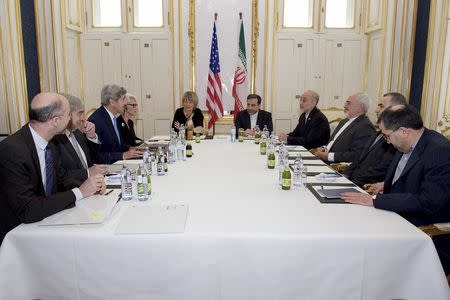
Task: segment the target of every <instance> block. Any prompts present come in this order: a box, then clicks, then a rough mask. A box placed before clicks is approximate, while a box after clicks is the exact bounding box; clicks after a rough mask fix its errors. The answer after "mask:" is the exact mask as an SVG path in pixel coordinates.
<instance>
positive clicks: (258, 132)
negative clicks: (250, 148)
mask: <svg viewBox="0 0 450 300" xmlns="http://www.w3.org/2000/svg"><path fill="white" fill-rule="evenodd" d="M260 141H261V130H260V129H259V126H258V125H256V128H255V144H257V145H258V144H259V142H260Z"/></svg>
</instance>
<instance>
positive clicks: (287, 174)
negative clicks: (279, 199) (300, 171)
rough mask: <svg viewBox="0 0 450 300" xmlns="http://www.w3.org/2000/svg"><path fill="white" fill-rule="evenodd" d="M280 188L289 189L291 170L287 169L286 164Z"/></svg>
mask: <svg viewBox="0 0 450 300" xmlns="http://www.w3.org/2000/svg"><path fill="white" fill-rule="evenodd" d="M281 188H282V189H283V190H290V189H291V170H289V167H288V166H286V167H285V168H284V170H283V175H282V183H281Z"/></svg>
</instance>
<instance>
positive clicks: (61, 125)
mask: <svg viewBox="0 0 450 300" xmlns="http://www.w3.org/2000/svg"><path fill="white" fill-rule="evenodd" d="M69 110H70V109H69V102H68V101H67V99H66V98H64V97H63V96H61V95H58V94H55V93H41V94H38V95H37V96H36V97H34V98H33V100H32V101H31V104H30V112H29V118H30V122H29V123H28V124H26V125H24V126H23V127H22V128H21V129H19V130H18V131H17V132H16V133H14V134H13V135H11V136H10V137H8V138H7V139H5V140H4V141H2V142H1V143H0V243H1V241H2V240H3V238H4V236H5V235H6V233H8V231H10V230H11V229H13V228H14V227H16V226H18V225H19V224H20V223H32V222H37V221H40V220H42V219H44V218H46V217H48V216H50V215H52V214H55V213H57V212H59V211H61V210H64V209H66V208H70V207H73V206H74V205H75V201H78V200H80V199H82V198H85V197H88V196H91V195H93V194H94V193H97V192H99V191H101V190H102V188H103V187H104V181H103V176H102V175H97V176H93V177H89V178H88V179H87V180H86V181H84V182H83V183H82V184H81V186H80V182H79V181H76V180H74V179H72V178H69V177H67V175H66V173H65V172H64V170H63V169H62V168H61V167H60V165H59V158H58V152H57V151H56V150H55V147H54V145H53V144H52V143H49V141H50V140H51V139H52V138H53V137H54V136H55V135H56V134H60V133H62V132H63V131H64V130H65V129H66V128H67V123H68V122H69ZM78 186H79V188H78Z"/></svg>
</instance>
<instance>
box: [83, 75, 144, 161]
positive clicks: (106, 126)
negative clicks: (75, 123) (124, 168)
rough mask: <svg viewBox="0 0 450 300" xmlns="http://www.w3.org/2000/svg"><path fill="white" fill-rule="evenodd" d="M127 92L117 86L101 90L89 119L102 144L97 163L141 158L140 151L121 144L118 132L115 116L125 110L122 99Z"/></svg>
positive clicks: (113, 85) (112, 85)
mask: <svg viewBox="0 0 450 300" xmlns="http://www.w3.org/2000/svg"><path fill="white" fill-rule="evenodd" d="M126 93H127V91H126V90H125V88H123V87H121V86H118V85H117V84H107V85H105V86H104V87H103V88H102V92H101V104H102V106H100V107H99V108H98V109H97V110H96V111H95V112H93V113H92V115H91V116H90V117H89V121H90V122H92V123H94V124H95V132H96V133H97V135H98V138H99V140H100V142H101V144H102V146H101V150H100V153H99V155H98V158H97V162H98V163H106V164H112V163H114V162H116V161H118V160H122V159H132V158H139V157H142V151H140V150H139V149H137V148H135V147H130V145H126V144H124V142H123V138H122V136H121V134H120V131H119V125H118V122H117V118H116V116H117V115H120V114H122V113H123V112H124V110H125V102H124V98H125V95H126Z"/></svg>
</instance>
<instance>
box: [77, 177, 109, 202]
mask: <svg viewBox="0 0 450 300" xmlns="http://www.w3.org/2000/svg"><path fill="white" fill-rule="evenodd" d="M103 184H104V180H103V176H102V175H100V174H97V175H95V176H91V177H89V178H88V179H86V180H85V181H84V182H83V183H82V184H81V186H80V192H81V194H82V195H83V198H86V197H89V196H92V195H94V194H95V193H97V192H99V191H101V189H102V186H103Z"/></svg>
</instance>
